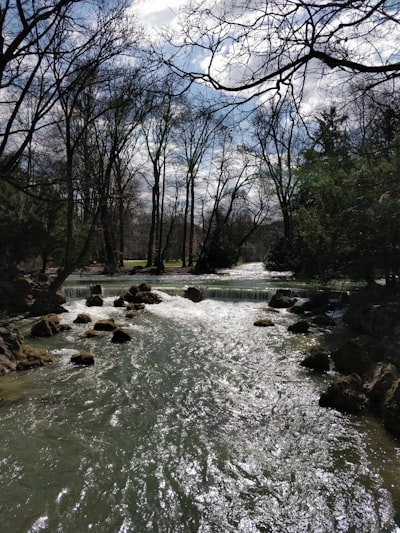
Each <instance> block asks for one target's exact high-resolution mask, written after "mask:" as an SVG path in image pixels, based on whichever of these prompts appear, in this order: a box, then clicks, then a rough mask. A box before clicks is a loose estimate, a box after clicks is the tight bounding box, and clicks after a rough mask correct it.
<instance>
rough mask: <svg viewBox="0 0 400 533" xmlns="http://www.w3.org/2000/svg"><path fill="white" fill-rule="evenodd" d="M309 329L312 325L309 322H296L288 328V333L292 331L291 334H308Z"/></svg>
mask: <svg viewBox="0 0 400 533" xmlns="http://www.w3.org/2000/svg"><path fill="white" fill-rule="evenodd" d="M309 329H310V324H309V323H308V322H307V320H300V322H296V323H295V324H292V325H291V326H289V327H288V331H290V333H302V334H306V333H308V330H309Z"/></svg>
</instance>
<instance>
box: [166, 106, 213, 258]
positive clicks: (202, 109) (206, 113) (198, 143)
mask: <svg viewBox="0 0 400 533" xmlns="http://www.w3.org/2000/svg"><path fill="white" fill-rule="evenodd" d="M221 120H223V119H218V117H217V116H214V115H213V106H212V105H211V104H210V103H208V104H205V105H201V106H193V105H192V104H191V103H189V101H188V100H186V101H184V102H183V109H182V112H181V113H180V115H179V121H178V124H177V127H176V129H175V135H176V141H177V145H178V147H179V148H178V150H179V154H178V161H179V163H180V164H181V165H182V167H183V169H184V172H185V177H184V190H185V200H184V211H183V233H182V252H181V259H182V266H183V267H186V266H190V267H191V266H193V246H194V230H195V207H196V198H195V188H196V181H197V177H198V174H199V172H200V168H201V164H202V162H203V159H204V158H205V156H206V153H207V151H208V150H210V149H212V146H213V140H214V137H215V135H216V130H217V128H218V124H219V123H221ZM186 258H188V263H187V265H186Z"/></svg>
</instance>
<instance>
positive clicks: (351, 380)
mask: <svg viewBox="0 0 400 533" xmlns="http://www.w3.org/2000/svg"><path fill="white" fill-rule="evenodd" d="M319 405H320V406H321V407H330V408H332V409H336V410H337V411H340V412H341V413H359V412H362V411H365V410H366V409H367V408H368V398H367V396H366V394H365V393H364V390H363V381H362V379H361V378H360V376H358V375H357V374H350V375H349V376H340V377H337V378H335V379H334V380H333V381H332V383H331V384H330V385H329V387H328V389H327V390H326V391H325V392H323V393H322V394H321V396H320V399H319Z"/></svg>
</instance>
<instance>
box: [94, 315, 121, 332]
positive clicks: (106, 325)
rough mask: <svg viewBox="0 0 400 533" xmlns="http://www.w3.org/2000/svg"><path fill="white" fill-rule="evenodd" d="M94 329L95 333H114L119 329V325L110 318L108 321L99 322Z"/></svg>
mask: <svg viewBox="0 0 400 533" xmlns="http://www.w3.org/2000/svg"><path fill="white" fill-rule="evenodd" d="M93 329H94V330H95V331H114V330H115V329H117V325H116V323H115V322H114V319H113V318H108V319H106V320H98V321H97V322H96V323H95V325H94V328H93Z"/></svg>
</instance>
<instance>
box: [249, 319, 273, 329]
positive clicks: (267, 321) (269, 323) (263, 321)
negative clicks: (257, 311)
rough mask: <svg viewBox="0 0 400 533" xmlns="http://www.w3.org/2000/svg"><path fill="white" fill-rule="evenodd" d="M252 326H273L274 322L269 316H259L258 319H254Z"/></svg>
mask: <svg viewBox="0 0 400 533" xmlns="http://www.w3.org/2000/svg"><path fill="white" fill-rule="evenodd" d="M254 326H257V327H260V328H267V327H271V326H275V324H274V323H273V322H272V320H270V319H269V318H260V319H259V320H256V321H255V322H254Z"/></svg>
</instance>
